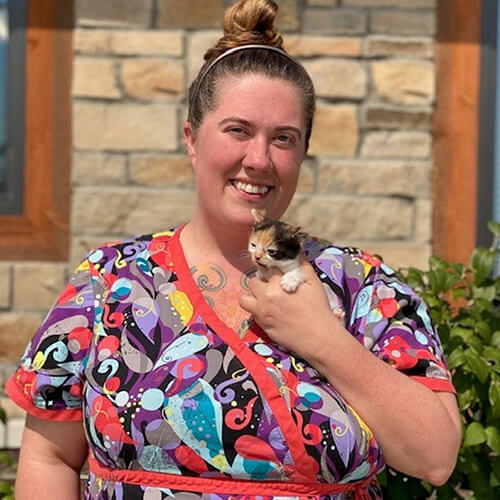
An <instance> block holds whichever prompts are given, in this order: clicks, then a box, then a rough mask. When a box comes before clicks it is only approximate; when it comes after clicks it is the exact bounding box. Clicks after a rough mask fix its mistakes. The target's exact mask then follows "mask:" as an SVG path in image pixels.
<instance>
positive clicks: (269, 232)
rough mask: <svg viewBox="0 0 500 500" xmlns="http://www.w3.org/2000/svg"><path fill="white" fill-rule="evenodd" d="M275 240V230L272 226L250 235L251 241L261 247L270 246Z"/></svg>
mask: <svg viewBox="0 0 500 500" xmlns="http://www.w3.org/2000/svg"><path fill="white" fill-rule="evenodd" d="M275 240H276V229H275V227H274V226H269V227H267V228H265V229H258V230H257V231H255V232H254V233H252V236H251V241H254V242H258V243H259V244H260V245H262V246H263V247H268V246H270V245H272V244H273V243H274V242H275Z"/></svg>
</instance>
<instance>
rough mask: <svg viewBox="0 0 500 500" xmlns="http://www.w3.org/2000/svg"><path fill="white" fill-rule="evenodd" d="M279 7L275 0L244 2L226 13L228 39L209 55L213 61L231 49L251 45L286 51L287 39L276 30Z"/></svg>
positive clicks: (245, 0)
mask: <svg viewBox="0 0 500 500" xmlns="http://www.w3.org/2000/svg"><path fill="white" fill-rule="evenodd" d="M277 11H278V5H277V4H276V3H275V2H273V1H272V0H240V1H239V2H236V3H235V4H233V5H232V6H231V7H229V8H228V9H227V10H226V13H225V15H224V36H223V37H222V38H221V39H220V40H219V41H218V43H217V45H216V46H215V47H213V48H211V49H209V50H207V52H206V53H205V59H206V60H209V59H212V58H214V57H217V56H219V55H220V54H222V53H223V52H225V51H226V50H228V49H232V48H233V47H239V46H241V45H248V44H251V43H255V44H262V45H270V46H272V47H278V48H280V49H281V48H282V46H283V38H282V37H281V35H280V33H279V32H278V31H276V30H275V29H274V19H275V17H276V12H277Z"/></svg>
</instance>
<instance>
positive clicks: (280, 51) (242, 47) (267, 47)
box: [192, 43, 305, 102]
mask: <svg viewBox="0 0 500 500" xmlns="http://www.w3.org/2000/svg"><path fill="white" fill-rule="evenodd" d="M246 49H264V50H270V51H272V52H276V53H278V54H280V55H282V56H283V57H285V58H286V59H288V60H289V61H290V62H292V63H293V64H295V65H297V66H299V67H301V68H302V69H304V67H303V66H302V64H300V63H299V61H297V59H295V57H292V56H291V55H290V54H287V53H286V52H285V51H284V50H283V49H279V48H278V47H273V46H272V45H264V44H260V43H250V44H247V45H240V46H238V47H233V48H232V49H229V50H226V51H225V52H223V53H222V54H220V55H218V56H217V57H216V58H215V59H214V60H213V61H212V62H211V63H210V64H209V65H208V66H207V67H206V68H205V69H204V70H203V73H201V75H200V76H199V78H198V80H197V82H196V86H195V87H194V89H193V94H192V95H193V100H192V102H194V101H195V100H196V97H197V96H198V92H199V90H200V87H201V84H202V83H203V80H204V79H205V77H206V76H207V74H208V73H209V71H210V70H211V69H212V68H213V67H214V66H215V65H216V64H217V63H218V62H219V61H220V60H221V59H224V58H225V57H228V56H230V55H231V54H234V53H235V52H239V51H240V50H246ZM304 71H305V69H304Z"/></svg>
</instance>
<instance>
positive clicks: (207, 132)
mask: <svg viewBox="0 0 500 500" xmlns="http://www.w3.org/2000/svg"><path fill="white" fill-rule="evenodd" d="M305 133H306V131H305V125H304V112H303V102H302V96H301V94H300V92H299V90H298V89H297V88H296V87H295V86H293V85H292V84H291V83H289V82H287V81H284V80H279V79H271V78H268V77H266V76H263V75H258V74H257V75H256V74H249V75H243V76H239V77H230V78H226V79H224V80H222V81H221V82H220V83H219V86H218V92H217V103H216V107H215V108H214V109H213V110H212V111H210V112H208V113H207V114H206V115H205V117H204V119H203V122H202V123H201V126H200V127H199V129H198V130H197V131H196V133H194V132H193V130H192V129H191V126H190V124H189V123H186V124H185V125H184V137H185V140H186V144H187V149H188V154H189V157H190V159H191V163H192V166H193V169H194V173H195V177H196V189H197V196H198V199H197V213H196V214H195V217H196V216H197V215H201V216H202V217H203V218H204V219H205V220H207V221H208V220H210V221H211V222H217V223H219V224H224V227H228V225H230V227H235V228H240V229H243V228H244V229H248V228H249V226H250V225H251V224H252V223H253V217H252V214H251V209H252V208H253V207H256V208H260V209H264V210H265V212H266V215H267V216H268V217H271V218H274V219H277V218H279V217H280V216H281V215H282V214H283V212H284V211H285V210H286V208H287V207H288V205H289V203H290V200H291V199H292V196H293V194H294V192H295V188H296V186H297V180H298V175H299V168H300V164H301V162H302V160H303V159H304V157H305V154H306V150H305Z"/></svg>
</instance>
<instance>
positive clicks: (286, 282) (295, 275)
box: [281, 267, 304, 293]
mask: <svg viewBox="0 0 500 500" xmlns="http://www.w3.org/2000/svg"><path fill="white" fill-rule="evenodd" d="M303 281H304V273H303V272H302V269H301V268H300V267H298V268H296V269H294V270H293V271H288V272H287V273H285V274H284V275H283V277H282V278H281V288H283V290H285V292H288V293H292V292H295V290H297V288H299V285H300V284H301V283H302V282H303Z"/></svg>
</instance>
